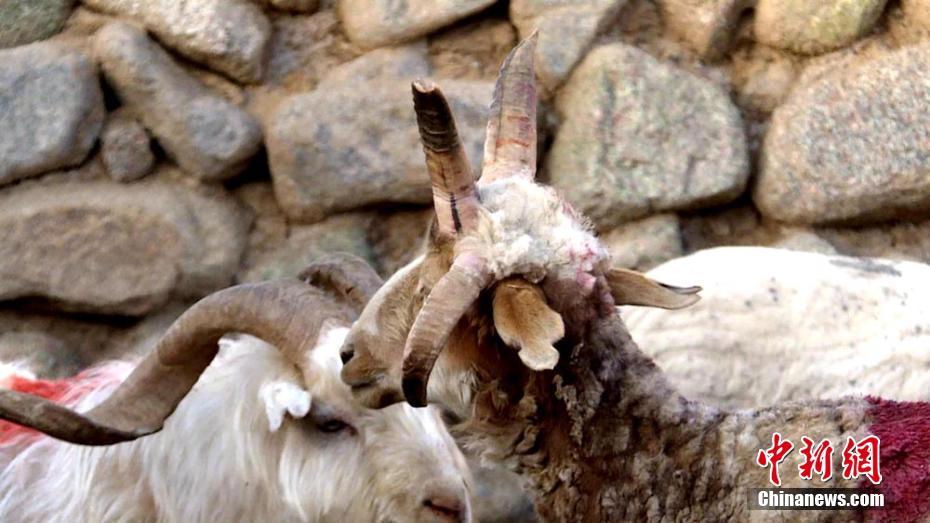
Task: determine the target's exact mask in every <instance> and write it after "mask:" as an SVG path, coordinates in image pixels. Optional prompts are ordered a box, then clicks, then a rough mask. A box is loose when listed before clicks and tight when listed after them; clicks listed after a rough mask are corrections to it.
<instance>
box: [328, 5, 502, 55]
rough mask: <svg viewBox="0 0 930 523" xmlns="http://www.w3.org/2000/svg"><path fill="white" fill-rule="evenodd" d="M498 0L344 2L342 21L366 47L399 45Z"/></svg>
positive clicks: (347, 30) (347, 29)
mask: <svg viewBox="0 0 930 523" xmlns="http://www.w3.org/2000/svg"><path fill="white" fill-rule="evenodd" d="M493 3H494V0H404V1H402V2H398V1H396V0H340V2H339V4H338V9H339V18H340V20H342V25H343V27H344V28H345V31H346V34H348V35H349V39H350V40H352V41H353V42H354V43H356V44H358V45H361V46H363V47H380V46H382V45H391V44H398V43H401V42H405V41H409V40H413V39H415V38H418V37H420V36H423V35H426V34H428V33H430V32H432V31H434V30H436V29H439V28H440V27H443V26H446V25H449V24H451V23H453V22H455V21H456V20H460V19H462V18H465V17H466V16H468V15H471V14H473V13H477V12H478V11H480V10H482V9H484V8H485V7H488V6H489V5H491V4H493Z"/></svg>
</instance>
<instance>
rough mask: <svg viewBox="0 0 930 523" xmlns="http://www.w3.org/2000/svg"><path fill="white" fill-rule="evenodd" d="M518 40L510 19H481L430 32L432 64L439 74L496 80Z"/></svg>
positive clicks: (437, 74)
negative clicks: (439, 31)
mask: <svg viewBox="0 0 930 523" xmlns="http://www.w3.org/2000/svg"><path fill="white" fill-rule="evenodd" d="M516 44H517V33H516V31H514V28H513V26H512V25H510V22H508V21H507V20H501V19H498V18H491V19H484V20H479V21H477V22H475V23H469V24H464V25H459V26H455V27H452V28H450V29H449V30H446V31H443V32H441V33H434V34H432V35H430V38H429V55H430V64H431V65H432V66H433V74H435V75H436V76H439V77H446V78H459V79H476V80H477V79H480V80H491V81H493V80H495V79H496V78H497V73H498V71H500V65H501V63H503V62H504V58H506V57H507V54H508V53H510V50H511V49H513V46H515V45H516Z"/></svg>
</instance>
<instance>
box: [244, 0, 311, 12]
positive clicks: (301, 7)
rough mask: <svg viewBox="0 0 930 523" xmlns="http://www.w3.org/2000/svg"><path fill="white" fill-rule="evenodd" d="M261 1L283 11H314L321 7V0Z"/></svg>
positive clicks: (260, 0)
mask: <svg viewBox="0 0 930 523" xmlns="http://www.w3.org/2000/svg"><path fill="white" fill-rule="evenodd" d="M258 1H259V3H261V4H263V5H265V6H267V7H272V8H274V9H280V10H282V11H294V12H297V13H312V12H314V11H316V10H317V8H319V7H320V0H258Z"/></svg>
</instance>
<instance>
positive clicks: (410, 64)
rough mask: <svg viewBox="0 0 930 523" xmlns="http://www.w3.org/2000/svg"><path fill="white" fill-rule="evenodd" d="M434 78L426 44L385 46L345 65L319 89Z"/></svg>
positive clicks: (327, 78)
mask: <svg viewBox="0 0 930 523" xmlns="http://www.w3.org/2000/svg"><path fill="white" fill-rule="evenodd" d="M429 75H430V64H429V60H428V59H427V55H426V42H423V41H421V42H417V43H413V44H408V45H403V46H398V47H385V48H382V49H375V50H374V51H371V52H368V53H365V54H363V55H362V56H360V57H358V58H356V59H354V60H351V61H349V62H346V63H344V64H341V65H339V66H337V67H335V68H333V69H332V70H331V71H329V72H328V73H327V74H326V76H324V77H323V78H321V79H320V83H318V84H317V86H316V88H317V89H318V90H324V91H325V90H339V89H343V90H345V89H352V87H351V86H352V85H353V84H356V85H369V86H370V85H374V84H370V82H376V81H385V80H387V81H390V80H405V81H408V82H409V81H411V80H412V79H415V78H424V77H427V76H429Z"/></svg>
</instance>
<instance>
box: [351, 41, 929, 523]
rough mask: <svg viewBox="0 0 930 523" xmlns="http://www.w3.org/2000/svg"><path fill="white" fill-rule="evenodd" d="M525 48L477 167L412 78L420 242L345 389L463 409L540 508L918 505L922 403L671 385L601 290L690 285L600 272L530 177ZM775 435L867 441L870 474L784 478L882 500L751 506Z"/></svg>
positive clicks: (665, 515)
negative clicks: (720, 403)
mask: <svg viewBox="0 0 930 523" xmlns="http://www.w3.org/2000/svg"><path fill="white" fill-rule="evenodd" d="M534 47H535V43H534V41H533V38H531V39H530V40H528V41H525V42H523V43H521V44H520V45H519V46H518V47H517V48H516V49H514V51H513V52H512V53H511V55H510V56H509V57H508V58H507V60H506V61H505V63H504V66H503V67H502V70H501V75H500V77H499V79H498V84H497V87H496V90H495V95H494V100H493V104H492V114H491V120H490V123H489V124H488V134H487V141H486V142H485V152H484V166H483V172H482V173H481V176H480V178H479V179H478V180H477V182H476V180H475V177H474V176H473V175H472V173H471V172H470V170H469V167H468V165H469V164H468V161H467V160H466V158H465V155H464V149H463V147H462V144H461V141H460V140H459V137H458V136H457V132H456V129H455V125H454V122H453V118H452V115H451V112H450V110H449V107H448V105H447V103H446V101H445V99H444V98H443V96H442V94H441V92H440V90H439V88H438V87H437V86H435V85H434V84H432V83H430V82H428V81H417V82H415V83H414V84H413V97H414V106H415V110H416V113H417V119H418V125H419V128H420V134H421V138H422V142H423V146H424V150H425V153H426V163H427V166H428V171H429V174H430V177H431V180H432V187H433V201H434V207H435V219H434V222H433V224H432V227H431V230H430V231H429V242H428V247H427V252H426V254H425V255H424V256H423V257H421V258H419V259H417V260H415V261H414V262H412V263H411V264H410V265H408V266H407V267H406V268H404V269H402V270H401V271H399V272H398V273H397V274H395V275H394V276H393V277H392V278H391V279H390V280H389V281H388V282H387V283H385V285H384V286H383V287H382V288H381V289H380V290H379V291H378V293H376V294H375V296H374V297H373V298H372V300H371V301H370V302H369V303H368V305H367V306H366V307H365V309H364V310H363V312H362V314H361V316H360V318H359V320H358V321H357V322H356V323H355V324H354V325H353V327H352V329H351V330H350V332H349V335H348V337H347V339H346V342H345V345H344V347H343V356H344V358H345V359H346V360H347V363H346V365H345V366H344V367H343V370H342V377H343V379H344V380H345V381H346V382H347V383H348V384H349V385H351V386H352V389H353V393H354V394H355V397H356V398H357V399H358V400H359V401H361V402H362V403H364V404H366V405H368V406H371V407H385V406H387V405H390V404H393V403H396V402H400V401H403V400H404V399H405V398H406V400H407V401H408V402H409V403H411V404H413V405H417V406H423V405H426V403H427V402H428V401H429V402H435V403H439V404H441V405H443V406H444V407H445V408H446V409H448V410H450V411H452V412H453V413H454V414H455V415H457V416H458V417H459V418H461V420H460V422H459V423H457V424H455V425H453V426H452V427H451V430H452V432H453V434H454V435H456V436H458V440H459V442H460V443H462V444H464V446H465V447H466V448H467V449H469V450H473V451H477V452H480V453H482V454H483V455H484V456H485V457H487V458H488V459H490V460H495V461H497V462H501V463H505V464H507V465H509V466H512V467H513V468H514V469H516V470H517V471H518V472H520V473H521V474H522V475H523V476H524V477H525V478H527V479H528V480H529V483H530V486H531V488H532V490H533V493H534V495H535V498H536V503H537V508H538V510H539V512H540V514H541V515H542V517H543V518H544V519H545V520H548V521H578V520H584V521H634V520H652V521H660V520H661V521H698V520H701V521H725V520H739V521H742V520H750V519H759V518H762V519H769V518H771V519H782V518H784V519H795V518H797V517H798V516H799V515H801V514H803V517H804V518H805V519H809V520H812V521H816V520H834V521H837V520H838V521H846V520H849V519H851V518H861V517H863V516H865V517H866V518H868V519H887V520H896V521H907V520H914V519H918V518H926V517H927V515H928V513H930V472H928V470H930V404H927V403H896V402H891V401H885V400H880V399H875V398H845V399H839V400H835V401H809V402H803V403H785V404H778V405H776V406H773V407H770V408H765V409H760V410H741V411H732V412H731V411H726V410H722V409H718V408H714V407H712V406H709V405H705V404H702V403H700V402H696V401H691V400H689V399H687V398H685V397H683V396H682V395H681V394H679V393H678V392H677V391H676V390H675V389H674V387H672V386H671V385H670V383H669V381H668V380H667V379H666V377H665V376H664V375H663V373H662V372H661V371H660V369H659V368H658V367H657V366H656V365H655V364H654V363H653V361H652V360H651V359H650V358H649V357H647V356H646V355H644V354H643V353H642V352H640V351H639V350H638V349H637V347H636V345H635V344H634V343H633V341H632V340H631V339H630V336H629V334H628V332H627V330H626V328H625V327H624V325H623V322H622V321H621V319H620V316H619V315H618V314H617V309H616V306H617V305H624V304H637V305H652V306H660V307H665V308H676V307H681V306H686V305H688V304H690V303H692V302H694V301H695V300H696V295H695V294H694V293H695V292H696V291H697V289H695V288H686V289H682V288H675V287H668V286H664V285H662V284H658V283H656V282H654V281H652V280H649V279H647V278H646V277H644V276H642V275H639V274H638V273H632V272H628V271H618V270H611V269H609V267H610V264H609V260H608V254H607V252H606V250H605V249H604V247H603V246H602V245H601V243H600V242H599V241H598V239H597V238H596V237H595V236H594V235H593V234H592V233H591V232H590V231H589V227H588V226H587V225H586V222H585V220H584V219H583V218H582V217H580V216H579V215H578V214H577V213H575V212H574V211H573V210H572V208H571V206H570V205H569V204H568V203H567V202H565V201H563V200H562V199H561V198H560V197H559V196H558V195H557V194H556V193H555V191H553V190H552V189H550V188H546V187H543V186H540V185H537V184H536V183H534V174H535V165H536V112H535V111H536V94H535V84H534V73H533V63H532V57H533V53H534ZM759 321H765V319H764V318H760V320H759ZM769 363H770V364H771V365H772V367H771V369H772V370H771V372H778V367H777V362H769ZM761 364H763V362H760V365H761ZM776 432H778V433H780V434H781V436H782V437H783V438H787V439H790V440H792V441H794V442H795V443H796V444H797V445H799V446H800V444H801V441H802V440H801V438H802V436H806V437H808V438H811V439H812V440H813V441H814V442H819V441H821V440H822V439H826V438H828V439H830V440H832V442H833V444H834V445H842V444H843V443H844V442H847V441H848V440H847V438H849V437H852V438H854V439H855V440H856V441H861V440H862V438H867V437H868V436H873V435H874V436H878V437H880V439H881V450H880V456H878V457H877V458H876V459H880V463H881V473H882V475H883V481H882V482H881V483H880V484H879V485H877V486H874V485H872V484H871V483H870V482H868V481H866V480H864V479H862V480H861V481H866V482H865V483H864V484H863V483H860V482H859V481H860V480H856V479H844V478H843V477H842V476H841V475H840V474H839V473H837V474H836V476H835V477H834V478H833V479H832V480H830V481H829V483H822V482H820V481H819V480H815V481H805V480H802V479H800V477H799V475H798V473H797V468H796V466H797V465H798V463H799V461H800V460H799V458H800V453H799V452H797V451H796V452H794V453H792V454H791V455H790V456H789V458H788V459H786V460H785V461H784V463H782V466H781V468H782V470H783V471H794V473H783V475H782V481H783V483H782V486H784V487H804V486H831V487H854V486H857V485H861V486H867V487H869V488H870V489H872V490H873V491H877V492H881V493H883V494H884V495H885V505H886V508H884V509H878V510H873V511H861V512H859V513H858V514H853V513H850V512H848V511H846V512H835V511H820V512H803V513H799V512H793V513H792V512H787V513H781V512H770V511H759V512H751V513H750V512H749V511H748V510H749V496H748V492H747V488H749V487H766V486H768V485H769V482H768V480H769V470H767V469H765V468H763V467H762V466H760V465H759V464H757V459H758V455H759V452H760V449H767V448H769V447H770V446H771V445H772V438H773V434H774V433H776ZM840 450H842V447H840ZM840 450H837V452H835V454H834V455H833V465H834V470H836V471H839V470H840V469H841V459H843V456H842V454H843V453H842V452H841V451H840Z"/></svg>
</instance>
